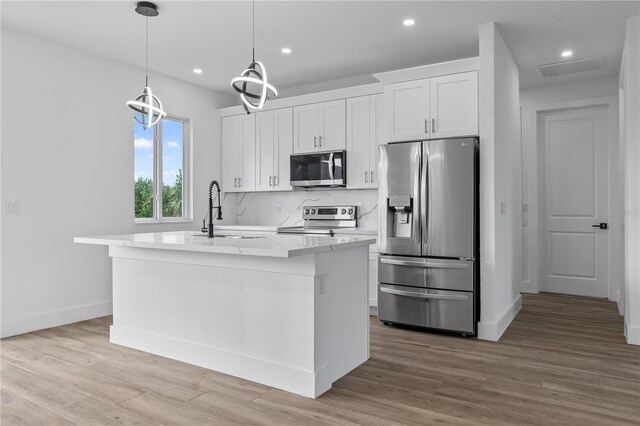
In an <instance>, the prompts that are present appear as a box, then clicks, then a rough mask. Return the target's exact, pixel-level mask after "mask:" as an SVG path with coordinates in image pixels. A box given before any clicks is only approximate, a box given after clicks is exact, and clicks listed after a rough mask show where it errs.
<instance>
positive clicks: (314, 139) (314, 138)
mask: <svg viewBox="0 0 640 426" xmlns="http://www.w3.org/2000/svg"><path fill="white" fill-rule="evenodd" d="M317 141H318V137H317V136H314V137H313V147H314V148H317V147H318V142H317Z"/></svg>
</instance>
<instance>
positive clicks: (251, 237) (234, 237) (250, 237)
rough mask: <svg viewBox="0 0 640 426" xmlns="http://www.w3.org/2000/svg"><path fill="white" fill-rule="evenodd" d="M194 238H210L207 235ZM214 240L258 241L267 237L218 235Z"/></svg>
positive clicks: (197, 235) (194, 235) (195, 235)
mask: <svg viewBox="0 0 640 426" xmlns="http://www.w3.org/2000/svg"><path fill="white" fill-rule="evenodd" d="M191 235H192V236H193V237H205V238H209V236H208V235H207V234H191ZM213 238H232V239H235V240H257V239H260V238H265V237H256V236H252V235H229V234H218V235H214V236H213Z"/></svg>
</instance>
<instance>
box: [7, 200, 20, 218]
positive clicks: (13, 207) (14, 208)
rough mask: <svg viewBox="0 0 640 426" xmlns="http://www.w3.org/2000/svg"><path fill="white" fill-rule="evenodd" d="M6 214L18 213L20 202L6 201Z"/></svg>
mask: <svg viewBox="0 0 640 426" xmlns="http://www.w3.org/2000/svg"><path fill="white" fill-rule="evenodd" d="M7 214H11V215H18V214H20V203H19V202H18V201H8V202H7Z"/></svg>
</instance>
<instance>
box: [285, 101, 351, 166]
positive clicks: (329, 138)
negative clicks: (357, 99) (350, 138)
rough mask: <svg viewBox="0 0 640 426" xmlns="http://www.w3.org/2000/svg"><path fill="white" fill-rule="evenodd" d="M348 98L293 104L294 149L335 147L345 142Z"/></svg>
mask: <svg viewBox="0 0 640 426" xmlns="http://www.w3.org/2000/svg"><path fill="white" fill-rule="evenodd" d="M345 109H346V107H345V100H344V99H339V100H337V101H329V102H322V103H318V104H309V105H301V106H296V107H294V108H293V152H294V153H296V154H300V153H306V152H317V151H336V150H341V149H345V146H346V143H345V141H346V111H345Z"/></svg>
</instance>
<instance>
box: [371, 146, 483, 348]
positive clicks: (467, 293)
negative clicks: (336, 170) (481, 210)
mask: <svg viewBox="0 0 640 426" xmlns="http://www.w3.org/2000/svg"><path fill="white" fill-rule="evenodd" d="M379 150H380V151H379V156H378V173H379V190H378V194H379V195H378V196H379V200H378V207H379V209H380V212H379V220H380V226H379V243H378V251H379V253H380V254H379V257H378V317H379V319H380V320H381V321H383V322H384V323H387V324H405V325H412V326H418V327H426V328H433V329H440V330H447V331H453V332H457V333H462V334H465V335H475V334H476V324H477V320H478V316H479V294H480V292H479V288H478V281H479V268H478V261H479V256H478V239H479V238H478V237H479V235H478V140H477V139H476V138H463V139H462V138H461V139H445V140H431V141H423V142H405V143H394V144H389V145H383V146H381V147H380V148H379Z"/></svg>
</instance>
